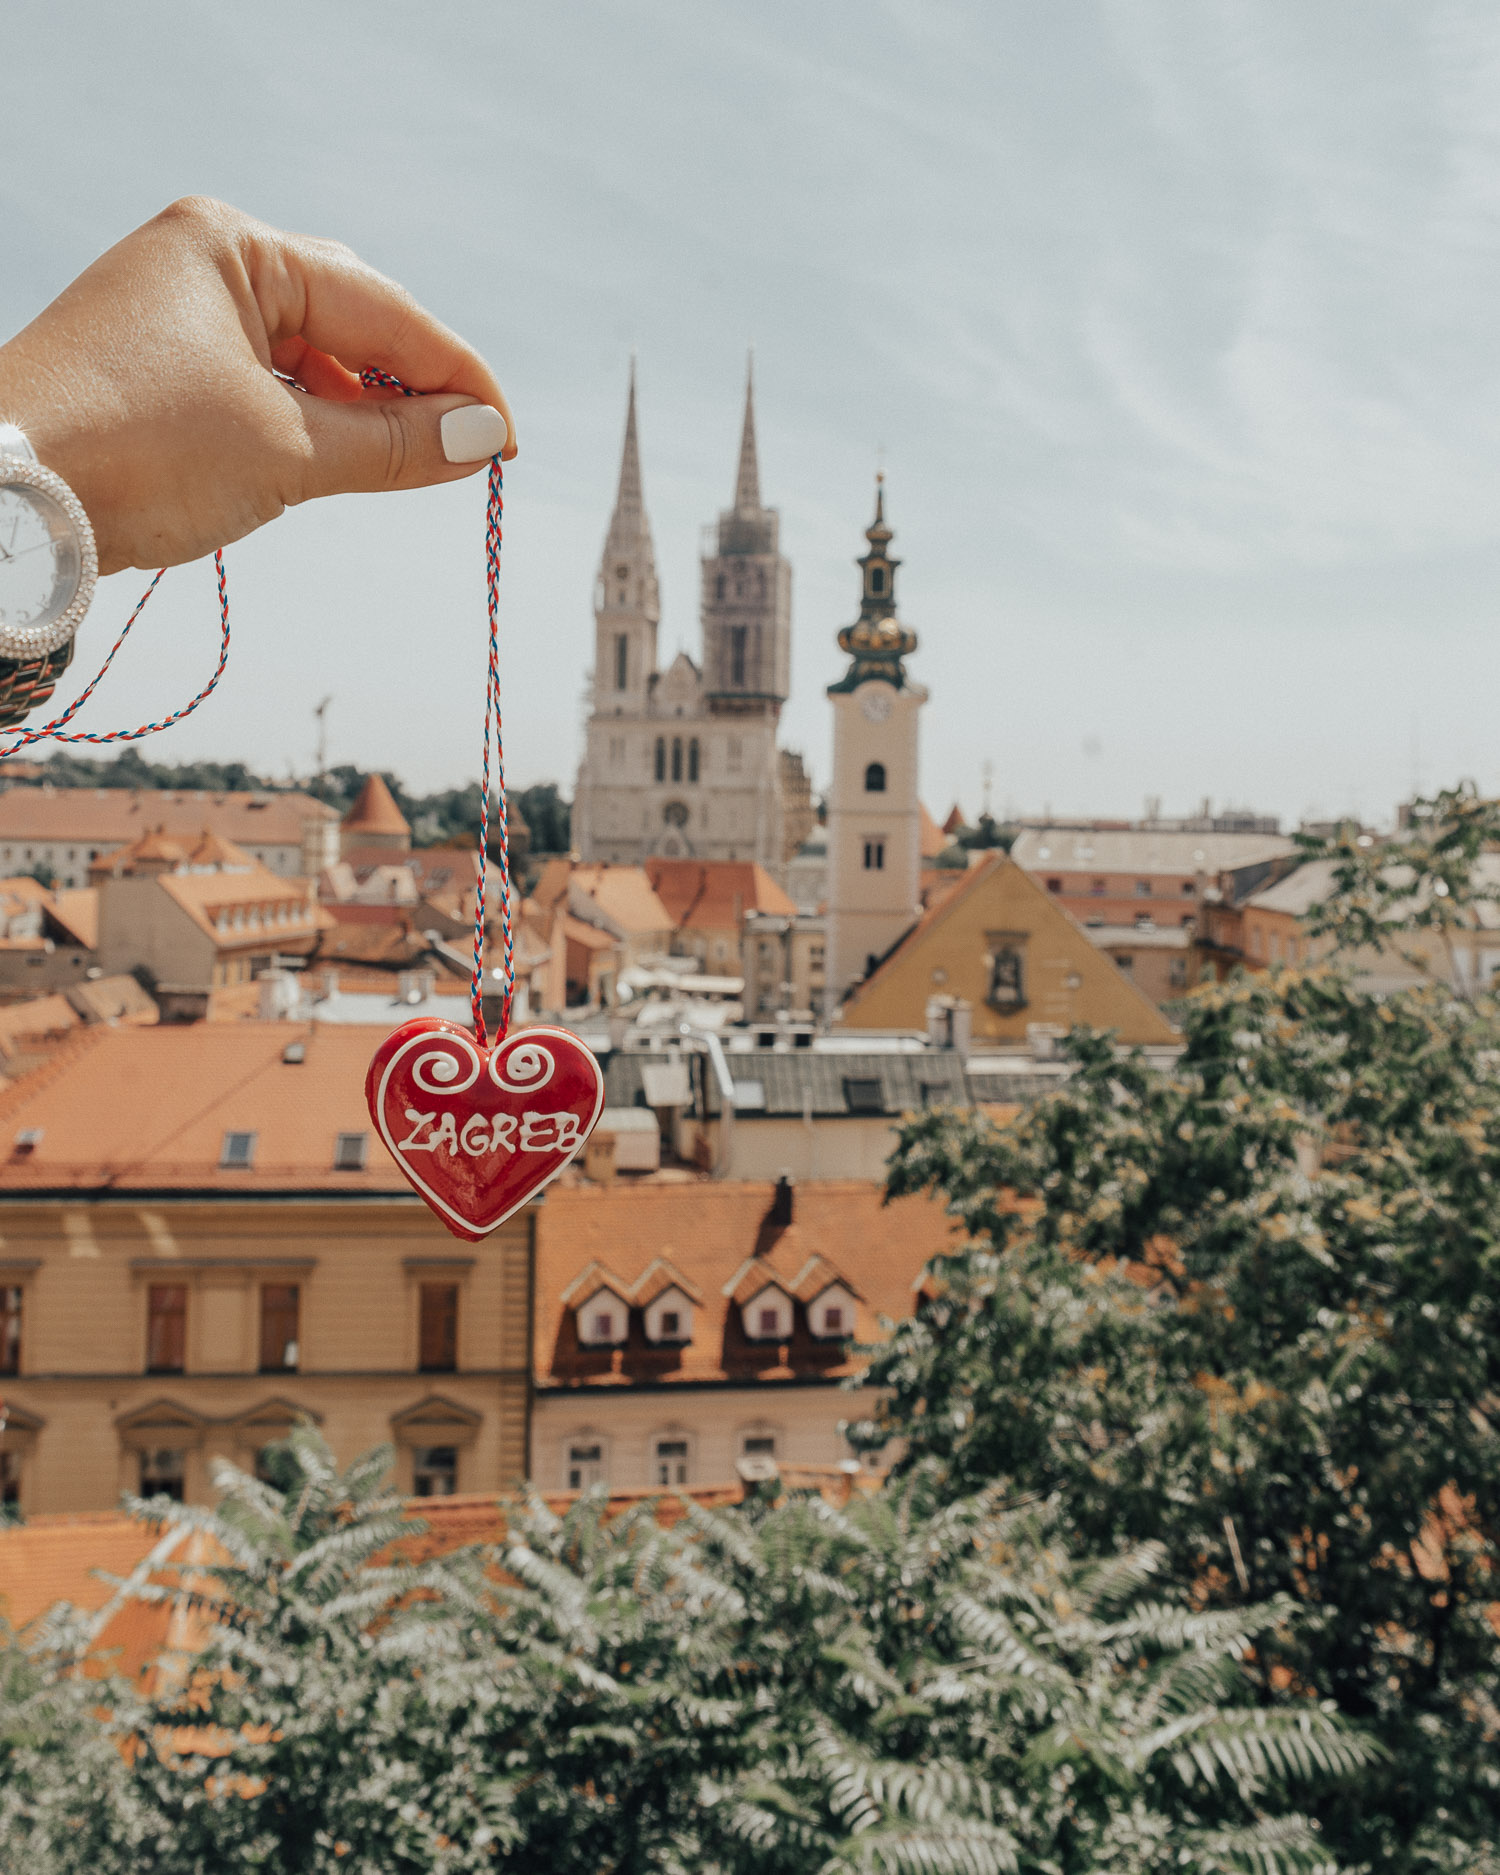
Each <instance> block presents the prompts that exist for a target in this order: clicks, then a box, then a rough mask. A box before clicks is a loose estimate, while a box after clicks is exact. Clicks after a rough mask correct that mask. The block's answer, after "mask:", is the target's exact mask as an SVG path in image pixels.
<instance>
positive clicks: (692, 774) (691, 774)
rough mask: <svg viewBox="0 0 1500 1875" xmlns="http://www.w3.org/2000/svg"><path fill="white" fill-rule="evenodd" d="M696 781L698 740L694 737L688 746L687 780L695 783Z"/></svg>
mask: <svg viewBox="0 0 1500 1875" xmlns="http://www.w3.org/2000/svg"><path fill="white" fill-rule="evenodd" d="M697 779H698V738H697V737H696V736H694V737H693V739H692V741H691V742H690V743H689V744H688V780H689V781H696V780H697Z"/></svg>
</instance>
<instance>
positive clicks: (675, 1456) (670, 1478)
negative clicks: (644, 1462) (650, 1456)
mask: <svg viewBox="0 0 1500 1875" xmlns="http://www.w3.org/2000/svg"><path fill="white" fill-rule="evenodd" d="M655 1481H656V1483H657V1484H686V1483H687V1481H688V1442H687V1440H686V1439H658V1440H657V1441H656V1448H655Z"/></svg>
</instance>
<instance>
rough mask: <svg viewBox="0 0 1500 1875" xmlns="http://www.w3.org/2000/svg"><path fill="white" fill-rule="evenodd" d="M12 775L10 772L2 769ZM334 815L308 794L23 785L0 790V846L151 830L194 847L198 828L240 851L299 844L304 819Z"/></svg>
mask: <svg viewBox="0 0 1500 1875" xmlns="http://www.w3.org/2000/svg"><path fill="white" fill-rule="evenodd" d="M10 772H11V773H12V774H14V769H11V771H10ZM334 818H335V815H334V811H333V809H332V808H331V807H328V806H326V805H325V804H324V803H323V802H322V801H315V800H314V799H313V797H312V796H311V795H310V794H302V793H299V792H298V791H296V790H295V789H289V790H287V791H286V792H285V793H279V792H278V793H239V794H231V793H225V794H207V793H202V792H195V791H192V790H179V791H175V792H172V791H168V790H165V789H156V788H52V787H41V788H30V787H21V788H16V787H11V788H6V789H5V790H4V792H3V793H0V841H6V842H12V843H13V842H15V841H17V840H50V841H67V840H72V841H78V842H87V843H89V844H92V845H96V846H125V845H128V844H129V843H130V842H131V841H132V840H135V839H137V838H139V836H140V835H141V834H142V833H144V832H146V830H147V829H148V828H151V827H162V828H164V829H165V831H166V833H167V834H169V835H171V836H172V837H174V838H176V839H179V840H186V841H188V842H190V843H191V842H194V841H196V840H197V838H198V836H199V835H200V834H201V833H202V831H203V828H204V827H205V826H211V827H212V828H213V829H214V831H215V832H216V833H221V834H223V835H224V836H225V838H226V839H230V840H234V841H236V842H237V843H238V844H239V845H241V846H291V847H300V845H301V844H302V828H303V824H304V822H306V821H308V820H333V819H334Z"/></svg>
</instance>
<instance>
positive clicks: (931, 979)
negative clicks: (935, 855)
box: [841, 852, 1177, 1047]
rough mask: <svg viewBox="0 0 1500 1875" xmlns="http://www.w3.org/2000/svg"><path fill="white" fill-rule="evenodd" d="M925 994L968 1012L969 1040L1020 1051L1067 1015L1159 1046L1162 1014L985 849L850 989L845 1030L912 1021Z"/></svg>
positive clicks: (1069, 920) (917, 1024)
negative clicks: (958, 1003)
mask: <svg viewBox="0 0 1500 1875" xmlns="http://www.w3.org/2000/svg"><path fill="white" fill-rule="evenodd" d="M933 997H943V998H953V999H956V1000H961V1001H963V1002H965V1003H967V1004H968V1005H969V1006H970V1008H971V1010H972V1020H973V1030H972V1035H973V1041H974V1043H975V1044H977V1045H979V1046H981V1047H982V1046H983V1045H985V1044H989V1045H991V1046H998V1047H1005V1046H1008V1045H1009V1046H1015V1047H1024V1046H1026V1045H1027V1043H1028V1041H1030V1040H1034V1038H1035V1035H1036V1032H1037V1030H1038V1028H1040V1029H1041V1030H1043V1031H1044V1032H1047V1033H1059V1032H1065V1031H1066V1030H1068V1029H1070V1028H1072V1027H1074V1026H1075V1024H1078V1023H1087V1024H1088V1025H1090V1026H1091V1027H1093V1028H1099V1029H1111V1030H1113V1031H1114V1033H1115V1034H1116V1036H1117V1037H1118V1038H1119V1040H1120V1041H1122V1042H1127V1043H1132V1044H1135V1043H1139V1044H1144V1045H1151V1044H1157V1045H1161V1044H1171V1043H1173V1042H1175V1041H1176V1039H1177V1034H1176V1031H1175V1030H1174V1029H1173V1028H1172V1026H1171V1024H1170V1023H1169V1022H1168V1021H1167V1019H1166V1017H1165V1016H1164V1015H1163V1014H1162V1013H1161V1011H1160V1010H1159V1009H1158V1008H1157V1007H1156V1005H1155V1004H1154V1003H1153V1002H1152V1001H1151V1000H1150V998H1149V997H1147V996H1145V995H1143V994H1142V992H1141V991H1140V990H1139V989H1137V988H1136V986H1135V985H1134V984H1133V983H1131V982H1130V981H1129V979H1128V978H1127V977H1126V976H1124V974H1123V973H1122V972H1121V971H1120V970H1119V969H1117V968H1116V966H1115V964H1114V963H1113V962H1112V961H1111V959H1110V958H1109V957H1108V956H1107V955H1105V954H1104V953H1103V952H1101V951H1099V950H1097V949H1096V948H1095V947H1094V945H1092V944H1091V943H1090V942H1089V939H1088V937H1087V935H1086V934H1085V932H1084V930H1083V928H1082V926H1081V925H1079V923H1078V922H1077V920H1076V919H1074V918H1073V917H1072V916H1071V915H1070V914H1069V913H1068V912H1067V911H1065V910H1064V909H1063V907H1062V906H1061V905H1059V904H1058V902H1057V901H1056V899H1055V898H1051V897H1049V896H1048V894H1047V892H1046V891H1045V890H1044V889H1043V888H1042V886H1040V885H1039V884H1038V883H1037V881H1036V880H1035V879H1033V878H1032V876H1031V875H1030V874H1029V873H1027V872H1025V871H1023V870H1022V868H1021V867H1019V866H1018V865H1016V864H1015V862H1014V861H1013V860H1011V859H1009V858H1008V857H1007V856H1006V855H1005V854H1003V853H999V852H993V853H987V854H985V855H984V857H983V858H982V859H980V861H979V862H978V864H976V865H974V866H972V867H971V868H970V869H969V871H967V872H965V873H960V874H958V875H956V883H955V884H954V886H953V887H952V888H951V889H950V890H949V891H947V892H946V893H945V894H944V895H943V896H942V897H940V898H938V899H936V900H935V901H934V902H932V903H930V904H929V907H928V909H927V910H926V911H925V912H924V913H923V914H922V916H921V917H920V918H919V919H918V920H917V922H916V923H915V924H914V925H913V926H912V928H911V930H910V931H909V932H908V933H907V934H906V936H905V937H904V938H902V939H901V941H900V942H899V943H898V944H897V945H896V946H895V947H894V949H892V950H891V951H890V952H889V954H888V955H887V956H886V957H885V958H883V959H882V960H881V962H880V963H879V964H878V965H877V967H876V968H875V970H874V971H873V972H872V973H871V974H870V975H869V976H867V977H866V978H865V979H864V980H863V981H862V982H860V983H857V984H856V985H855V986H854V988H853V989H852V990H851V991H850V993H849V995H848V997H847V998H846V1000H845V1002H844V1004H843V1008H842V1012H841V1015H842V1027H843V1028H845V1029H921V1028H924V1027H925V1026H926V1023H927V1006H928V1004H929V1002H930V1001H931V1000H932V998H933Z"/></svg>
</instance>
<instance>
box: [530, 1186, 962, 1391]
mask: <svg viewBox="0 0 1500 1875" xmlns="http://www.w3.org/2000/svg"><path fill="white" fill-rule="evenodd" d="M774 1192H775V1187H774V1186H773V1185H771V1184H769V1183H766V1184H763V1183H760V1182H758V1181H747V1182H739V1181H736V1182H728V1181H726V1182H723V1183H710V1182H706V1181H697V1182H694V1183H691V1184H670V1185H650V1186H624V1185H610V1186H604V1187H599V1186H591V1185H574V1186H555V1187H554V1188H553V1190H552V1191H551V1192H550V1193H549V1195H548V1198H547V1202H546V1203H545V1204H544V1205H543V1206H542V1207H541V1209H540V1210H539V1211H538V1213H537V1239H536V1315H535V1326H534V1346H535V1363H536V1384H537V1386H538V1387H540V1388H545V1389H551V1388H553V1387H560V1386H589V1385H596V1384H604V1385H611V1386H619V1385H621V1384H622V1383H628V1382H629V1381H631V1380H637V1379H638V1380H649V1381H651V1382H653V1383H656V1384H662V1383H669V1382H671V1381H699V1382H702V1381H730V1380H733V1381H735V1382H737V1383H741V1384H743V1383H744V1382H746V1381H753V1380H755V1379H757V1378H760V1377H764V1376H765V1375H766V1374H767V1373H768V1372H770V1371H772V1370H773V1369H774V1370H775V1371H777V1372H778V1373H779V1374H783V1375H784V1374H786V1373H787V1372H788V1371H790V1373H792V1374H799V1375H802V1376H804V1377H806V1378H808V1379H817V1378H823V1379H829V1380H832V1379H836V1378H841V1377H842V1376H844V1375H846V1374H850V1373H854V1372H857V1371H858V1369H859V1367H860V1365H861V1363H860V1362H859V1360H858V1359H856V1358H851V1356H850V1355H849V1352H848V1350H847V1348H846V1347H845V1346H844V1345H843V1344H841V1343H839V1342H829V1341H820V1340H816V1339H814V1337H813V1336H812V1335H811V1334H810V1332H809V1331H808V1329H807V1327H806V1324H805V1322H803V1321H801V1320H799V1321H798V1324H797V1327H796V1330H795V1331H794V1334H793V1338H792V1342H791V1344H790V1347H789V1350H788V1360H789V1362H790V1369H789V1370H787V1369H781V1368H780V1367H779V1365H778V1364H779V1361H780V1350H779V1348H776V1347H771V1346H768V1345H766V1344H762V1343H757V1342H751V1341H749V1340H748V1339H747V1338H746V1337H745V1335H744V1332H743V1327H742V1324H741V1322H740V1321H739V1319H738V1309H737V1307H735V1306H734V1304H735V1302H737V1301H741V1302H742V1301H746V1300H749V1299H750V1298H751V1297H752V1296H753V1295H754V1294H755V1293H757V1292H758V1290H759V1289H761V1288H764V1287H765V1286H766V1284H767V1283H770V1282H774V1283H776V1284H777V1285H778V1286H779V1287H781V1288H782V1289H784V1290H785V1291H786V1293H787V1294H788V1295H789V1296H792V1297H794V1298H795V1299H797V1300H799V1301H803V1302H806V1301H811V1300H812V1299H813V1297H814V1296H816V1295H817V1294H818V1293H819V1292H820V1291H821V1290H823V1289H825V1288H826V1287H827V1286H828V1283H829V1282H830V1281H842V1282H843V1283H844V1284H845V1286H846V1287H847V1288H848V1289H849V1290H850V1291H851V1293H852V1294H853V1295H854V1296H855V1298H856V1301H857V1305H858V1306H857V1309H856V1321H855V1329H854V1332H855V1337H856V1339H857V1340H860V1341H866V1342H868V1341H874V1340H878V1339H880V1338H881V1335H882V1333H883V1330H882V1327H881V1317H883V1316H884V1317H889V1318H891V1319H893V1320H899V1319H900V1318H901V1317H903V1316H907V1315H910V1314H911V1312H912V1308H913V1306H914V1303H915V1299H916V1289H915V1285H916V1283H917V1282H918V1280H919V1278H920V1276H921V1272H922V1269H923V1267H924V1265H925V1264H926V1263H927V1261H928V1259H929V1258H930V1257H932V1256H935V1255H937V1254H938V1253H939V1252H941V1251H942V1250H944V1249H945V1248H946V1247H947V1246H948V1245H949V1244H950V1243H951V1241H952V1235H951V1232H952V1227H951V1225H950V1223H949V1220H948V1218H947V1216H946V1215H945V1213H944V1212H943V1210H942V1208H941V1207H940V1206H939V1205H937V1204H935V1203H933V1202H931V1201H930V1200H929V1199H927V1198H923V1197H914V1198H898V1199H897V1200H895V1202H894V1203H891V1204H886V1203H884V1202H883V1191H882V1188H881V1187H880V1186H879V1185H876V1184H872V1183H866V1182H863V1181H859V1180H853V1179H850V1180H829V1181H826V1182H823V1181H818V1182H814V1183H809V1184H805V1185H799V1186H798V1187H797V1190H796V1194H795V1197H794V1201H793V1202H794V1211H795V1221H794V1222H793V1223H792V1224H790V1225H788V1226H786V1227H784V1228H781V1229H777V1228H776V1227H774V1226H773V1225H771V1223H770V1221H769V1214H770V1210H771V1202H772V1198H773V1195H774ZM662 1266H670V1268H671V1270H672V1271H673V1273H674V1274H675V1275H676V1276H677V1277H678V1278H679V1279H681V1286H682V1287H683V1289H684V1290H685V1292H686V1293H687V1294H688V1295H689V1297H691V1298H693V1299H694V1301H695V1303H696V1304H697V1306H696V1311H695V1313H696V1319H695V1321H694V1323H693V1339H692V1342H691V1344H690V1345H688V1346H687V1347H682V1348H678V1347H652V1346H651V1345H649V1344H648V1343H647V1342H646V1341H645V1339H644V1335H643V1331H642V1329H641V1326H640V1323H639V1321H638V1320H636V1321H633V1322H632V1326H631V1340H630V1343H629V1344H628V1345H627V1346H626V1347H625V1348H624V1349H618V1350H617V1349H609V1348H586V1347H583V1346H582V1345H580V1343H579V1341H578V1336H577V1327H576V1321H575V1317H574V1310H575V1309H576V1308H577V1307H578V1306H579V1305H580V1304H581V1303H583V1302H585V1301H586V1300H587V1299H588V1298H587V1295H586V1294H585V1293H582V1291H584V1290H594V1291H597V1289H599V1288H601V1287H609V1288H611V1289H613V1290H614V1291H615V1292H616V1293H617V1294H618V1295H619V1296H620V1297H621V1299H622V1300H624V1301H627V1302H630V1303H632V1304H634V1307H635V1310H636V1312H637V1314H638V1312H639V1310H640V1309H641V1307H643V1306H644V1304H645V1303H646V1302H647V1301H649V1300H650V1299H651V1298H652V1296H653V1295H655V1294H659V1293H660V1289H661V1288H662V1287H665V1286H666V1285H665V1283H662V1284H661V1285H660V1287H657V1286H656V1284H657V1277H658V1276H659V1274H660V1273H661V1269H662ZM585 1276H587V1278H588V1280H587V1282H582V1281H580V1279H581V1278H583V1277H585ZM699 1298H701V1302H700V1301H699V1300H698V1299H699Z"/></svg>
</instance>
